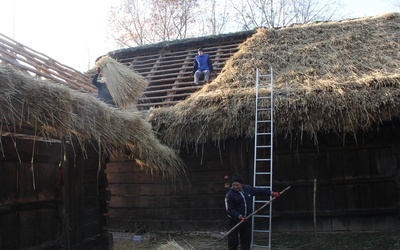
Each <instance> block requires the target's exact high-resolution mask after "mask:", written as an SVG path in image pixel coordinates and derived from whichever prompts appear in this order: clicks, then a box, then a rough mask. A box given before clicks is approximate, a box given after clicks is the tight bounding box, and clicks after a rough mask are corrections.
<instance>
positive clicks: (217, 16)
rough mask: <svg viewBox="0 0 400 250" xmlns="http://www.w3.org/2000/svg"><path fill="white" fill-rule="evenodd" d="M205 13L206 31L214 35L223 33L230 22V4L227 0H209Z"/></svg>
mask: <svg viewBox="0 0 400 250" xmlns="http://www.w3.org/2000/svg"><path fill="white" fill-rule="evenodd" d="M209 1H210V3H209V4H207V6H208V8H206V11H205V13H204V12H203V13H202V14H203V15H204V14H205V16H206V19H205V24H206V25H205V27H206V30H205V31H206V33H207V34H212V35H218V34H221V33H222V32H223V31H224V30H225V27H226V26H227V24H228V22H229V12H228V9H229V6H228V2H227V1H221V0H219V1H217V0H209Z"/></svg>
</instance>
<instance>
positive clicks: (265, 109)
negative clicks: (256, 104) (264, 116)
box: [257, 108, 271, 111]
mask: <svg viewBox="0 0 400 250" xmlns="http://www.w3.org/2000/svg"><path fill="white" fill-rule="evenodd" d="M257 110H258V111H270V110H271V108H257Z"/></svg>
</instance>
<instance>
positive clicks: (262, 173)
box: [256, 172, 271, 175]
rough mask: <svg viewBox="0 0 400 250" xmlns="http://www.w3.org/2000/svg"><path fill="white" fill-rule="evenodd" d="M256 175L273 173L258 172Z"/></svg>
mask: <svg viewBox="0 0 400 250" xmlns="http://www.w3.org/2000/svg"><path fill="white" fill-rule="evenodd" d="M256 174H264V175H265V174H271V172H257V173H256Z"/></svg>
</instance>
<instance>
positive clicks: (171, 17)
mask: <svg viewBox="0 0 400 250" xmlns="http://www.w3.org/2000/svg"><path fill="white" fill-rule="evenodd" d="M151 2H152V8H151V16H152V20H153V21H152V22H151V24H152V27H151V31H152V32H153V33H154V34H155V35H156V36H157V38H158V40H160V41H166V40H172V39H182V38H186V37H187V32H188V26H189V24H190V23H193V22H195V15H194V11H195V8H196V7H197V5H198V4H197V1H195V0H152V1H151Z"/></svg>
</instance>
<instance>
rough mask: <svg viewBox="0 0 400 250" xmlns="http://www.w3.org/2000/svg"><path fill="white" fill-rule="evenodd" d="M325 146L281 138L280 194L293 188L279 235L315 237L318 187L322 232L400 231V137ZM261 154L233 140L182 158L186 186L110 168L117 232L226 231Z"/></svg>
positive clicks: (277, 209) (125, 166)
mask: <svg viewBox="0 0 400 250" xmlns="http://www.w3.org/2000/svg"><path fill="white" fill-rule="evenodd" d="M395 127H396V126H395ZM399 127H400V126H399ZM344 139H345V141H344ZM318 140H319V144H318V145H315V144H314V141H313V140H312V139H308V138H307V135H303V139H302V140H301V141H300V140H297V138H296V137H292V138H291V139H290V140H289V139H287V138H285V137H283V136H278V138H277V140H276V145H275V146H274V183H273V186H274V189H275V190H276V191H279V190H282V189H284V188H285V187H286V186H289V185H290V186H291V187H292V188H291V189H290V190H289V191H288V192H287V193H285V194H284V195H283V196H282V197H281V198H279V199H277V200H276V201H274V203H273V211H274V213H273V216H274V219H273V229H274V230H276V231H304V230H310V231H313V230H314V224H313V219H314V218H313V209H314V208H313V194H314V191H313V190H314V187H313V185H314V179H315V180H316V183H317V190H316V191H317V192H316V197H317V199H316V200H317V204H316V211H317V217H316V218H317V228H318V230H319V231H337V230H380V229H384V230H391V229H400V223H399V222H400V221H399V218H400V212H399V208H400V204H399V203H400V197H399V196H400V184H399V183H400V181H399V178H400V177H399V175H400V174H399V173H400V170H399V169H400V164H399V157H400V134H399V131H398V130H397V129H394V127H393V126H383V127H381V128H380V129H379V132H377V130H375V131H372V132H370V133H367V134H359V135H357V141H356V140H355V139H354V138H353V137H346V138H341V137H340V136H338V135H336V134H328V135H319V138H318ZM253 146H254V145H253V142H252V141H251V140H229V141H226V142H224V143H223V144H221V145H220V147H216V146H215V145H205V146H204V148H198V149H197V150H194V149H191V150H190V151H189V152H187V151H182V152H181V155H182V158H183V159H184V161H185V163H186V165H187V179H188V181H187V180H186V179H185V178H182V180H180V182H171V181H170V180H163V179H162V178H160V176H157V175H151V174H146V173H145V172H143V171H142V170H140V169H139V168H137V167H134V166H133V164H132V162H120V160H121V157H114V158H113V159H112V160H111V162H110V163H109V164H108V165H107V175H108V179H109V182H110V183H109V187H110V190H111V193H112V199H111V202H110V206H111V210H110V217H111V225H110V226H111V227H112V228H124V229H127V230H138V229H139V228H141V227H143V226H144V227H145V228H146V229H147V230H156V229H157V230H179V229H182V230H202V229H206V230H209V229H224V227H225V219H226V215H225V210H224V196H225V193H226V191H227V188H226V187H225V185H226V183H229V179H230V176H231V175H232V174H234V173H240V174H241V175H242V176H243V177H244V179H245V180H246V182H248V183H250V182H251V180H252V168H253V152H254V151H253ZM226 177H227V179H226ZM228 185H229V184H228Z"/></svg>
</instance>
